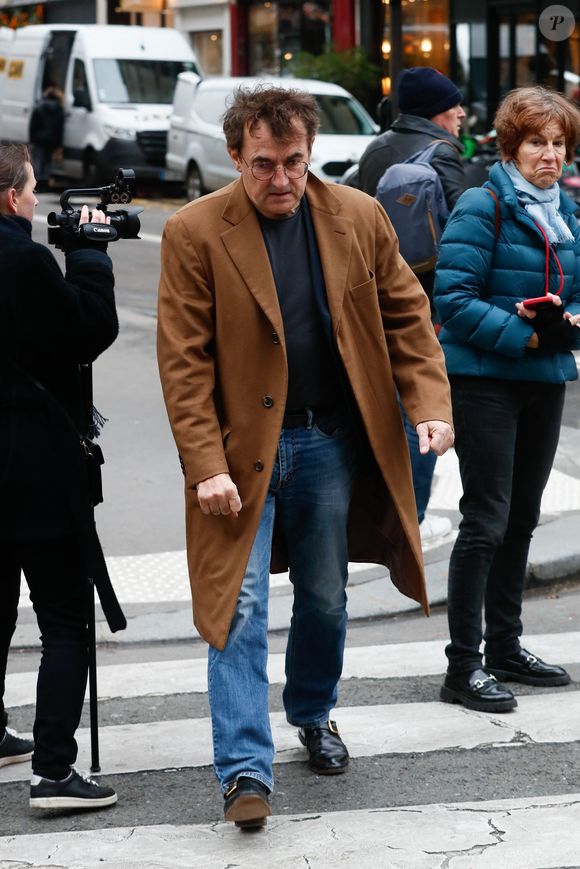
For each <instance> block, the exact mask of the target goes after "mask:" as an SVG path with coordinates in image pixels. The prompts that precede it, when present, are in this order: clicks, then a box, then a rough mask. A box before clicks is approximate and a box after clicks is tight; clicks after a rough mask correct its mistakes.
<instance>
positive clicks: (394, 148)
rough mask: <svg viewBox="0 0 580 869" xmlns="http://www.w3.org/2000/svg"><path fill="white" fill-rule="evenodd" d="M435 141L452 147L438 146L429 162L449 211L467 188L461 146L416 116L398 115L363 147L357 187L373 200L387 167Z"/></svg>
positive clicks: (431, 123)
mask: <svg viewBox="0 0 580 869" xmlns="http://www.w3.org/2000/svg"><path fill="white" fill-rule="evenodd" d="M435 139H446V140H447V141H448V142H451V143H452V144H453V145H454V146H455V147H453V148H450V147H449V145H443V144H441V145H439V147H438V148H437V150H436V152H435V156H434V157H433V160H432V162H431V165H432V166H433V168H434V169H435V171H436V172H437V174H438V175H439V177H440V179H441V184H442V186H443V192H444V193H445V199H446V201H447V207H448V208H449V211H451V210H452V209H453V206H454V205H455V203H456V202H457V200H458V199H459V197H460V196H461V194H462V193H463V192H464V191H465V190H467V187H468V183H467V179H466V176H465V170H464V168H463V162H462V160H461V153H462V151H463V145H462V144H461V142H460V141H459V139H457V138H456V137H455V136H453V135H452V134H451V133H448V132H447V130H444V129H443V127H440V126H439V125H438V124H434V123H433V122H432V121H429V120H427V119H426V118H419V117H417V116H416V115H404V114H401V115H399V116H398V118H396V120H395V121H394V123H393V125H392V127H391V128H390V130H387V132H386V133H381V134H380V136H377V138H376V139H374V140H373V141H372V142H371V143H370V145H367V148H366V150H365V152H364V154H363V155H362V157H361V158H360V162H359V185H358V186H359V187H360V189H361V190H364V192H365V193H368V194H369V196H374V195H375V193H376V192H377V184H378V183H379V180H380V178H381V176H382V175H383V173H384V172H385V170H386V169H388V168H389V166H392V165H393V164H394V163H402V162H403V161H404V160H407V159H408V158H409V157H412V156H413V154H416V153H417V151H421V150H422V149H423V148H426V147H427V146H428V145H429V144H430V143H431V142H433V141H434V140H435Z"/></svg>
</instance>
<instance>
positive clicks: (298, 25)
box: [248, 0, 331, 75]
mask: <svg viewBox="0 0 580 869" xmlns="http://www.w3.org/2000/svg"><path fill="white" fill-rule="evenodd" d="M248 27H249V42H250V52H249V54H250V57H249V67H250V74H251V75H260V74H261V73H268V74H270V75H284V74H286V73H287V72H289V71H290V70H291V68H292V61H293V59H294V58H295V56H296V55H297V54H298V52H300V51H308V52H310V54H321V53H322V52H323V51H324V49H325V48H326V46H329V45H330V43H331V13H330V0H316V2H313V0H305V2H303V0H284V2H279V3H274V2H270V0H265V2H263V3H256V4H254V5H250V7H249V17H248Z"/></svg>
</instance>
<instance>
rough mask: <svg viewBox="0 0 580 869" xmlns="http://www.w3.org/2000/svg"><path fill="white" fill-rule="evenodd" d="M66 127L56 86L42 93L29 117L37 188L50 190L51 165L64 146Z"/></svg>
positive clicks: (39, 190)
mask: <svg viewBox="0 0 580 869" xmlns="http://www.w3.org/2000/svg"><path fill="white" fill-rule="evenodd" d="M63 130H64V108H63V94H62V91H60V90H59V89H58V88H57V87H55V86H54V85H52V84H51V85H48V86H47V87H46V88H45V89H44V91H43V92H42V98H41V99H40V100H39V101H38V102H37V104H36V105H35V106H34V108H33V110H32V114H31V116H30V128H29V141H30V143H31V145H32V166H33V169H34V174H35V176H36V190H37V192H38V193H41V192H43V191H45V190H48V179H49V177H50V168H51V164H52V160H53V159H54V154H55V152H58V151H60V150H61V149H62V140H63Z"/></svg>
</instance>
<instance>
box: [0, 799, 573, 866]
mask: <svg viewBox="0 0 580 869" xmlns="http://www.w3.org/2000/svg"><path fill="white" fill-rule="evenodd" d="M268 828H269V829H268V834H267V835H268V839H267V842H264V839H263V837H261V836H258V837H256V836H242V835H240V833H239V831H238V830H236V829H235V827H234V826H233V824H225V823H218V824H198V825H186V826H170V825H159V826H147V827H110V828H108V829H102V830H86V831H84V832H68V833H59V834H58V847H57V853H55V837H54V835H50V834H37V835H33V836H18V837H5V838H0V853H1V854H2V857H3V860H4V861H6V862H3V863H2V864H1V865H6V866H22V865H24V863H23V862H21V861H23V859H24V855H25V859H26V865H31V866H32V865H34V866H40V865H43V866H44V865H48V864H49V863H50V865H52V863H53V862H54V861H55V860H56V862H58V865H59V866H68V867H75V869H77V867H81V866H82V869H103V867H106V869H160V867H163V869H218V867H219V869H223V867H225V866H235V867H236V869H255V867H256V866H259V865H262V866H267V867H268V869H304V867H308V866H311V867H316V869H336V867H357V869H371V867H372V869H395V867H396V869H435V867H445V866H453V867H456V869H473V867H475V866H477V867H481V869H514V867H519V869H522V867H526V869H534V867H548V866H550V867H556V866H560V867H562V866H567V867H572V866H576V865H577V861H578V849H579V834H578V830H580V793H573V794H566V795H563V796H544V797H537V798H535V799H534V800H533V805H531V806H530V801H529V800H526V799H504V800H493V801H482V802H465V803H447V804H442V805H414V806H405V807H403V808H386V809H373V810H364V809H361V810H357V811H343V812H326V813H323V814H303V815H277V816H274V817H272V818H271V819H270V821H269V824H268ZM532 831H533V834H532ZM79 858H80V859H81V862H79Z"/></svg>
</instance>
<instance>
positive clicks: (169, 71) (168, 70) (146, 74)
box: [93, 58, 197, 104]
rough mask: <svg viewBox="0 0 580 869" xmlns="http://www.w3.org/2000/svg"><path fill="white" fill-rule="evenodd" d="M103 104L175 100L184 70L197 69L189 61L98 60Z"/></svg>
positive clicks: (168, 102) (96, 62) (97, 70)
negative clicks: (176, 84)
mask: <svg viewBox="0 0 580 869" xmlns="http://www.w3.org/2000/svg"><path fill="white" fill-rule="evenodd" d="M93 63H94V70H95V79H96V82H97V95H98V98H99V101H100V102H101V103H167V104H170V103H171V102H172V101H173V91H174V90H175V82H176V80H177V76H178V75H179V73H180V72H197V70H196V68H195V64H194V63H193V62H192V61H189V60H127V59H125V58H121V59H115V58H106V59H101V60H95V61H93Z"/></svg>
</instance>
